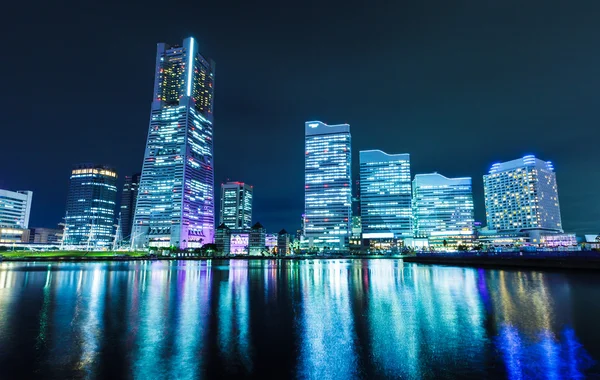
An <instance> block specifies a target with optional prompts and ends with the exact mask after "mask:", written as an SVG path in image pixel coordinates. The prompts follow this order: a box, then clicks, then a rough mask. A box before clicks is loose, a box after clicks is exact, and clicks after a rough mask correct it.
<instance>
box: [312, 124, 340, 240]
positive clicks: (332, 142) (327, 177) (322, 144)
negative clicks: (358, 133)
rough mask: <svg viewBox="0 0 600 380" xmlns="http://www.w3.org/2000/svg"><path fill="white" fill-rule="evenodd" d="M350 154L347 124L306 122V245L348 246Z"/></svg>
mask: <svg viewBox="0 0 600 380" xmlns="http://www.w3.org/2000/svg"><path fill="white" fill-rule="evenodd" d="M351 157H352V156H351V149H350V125H348V124H339V125H327V124H324V123H322V122H320V121H309V122H307V123H306V124H305V166H304V168H305V172H304V179H305V181H304V182H305V183H304V189H305V190H304V210H305V212H304V237H305V238H306V239H307V240H308V247H309V248H327V249H335V250H345V249H347V247H348V242H349V237H350V223H351V217H352V176H351V162H352V161H351Z"/></svg>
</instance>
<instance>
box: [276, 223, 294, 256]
mask: <svg viewBox="0 0 600 380" xmlns="http://www.w3.org/2000/svg"><path fill="white" fill-rule="evenodd" d="M291 253H292V249H291V245H290V234H288V233H287V231H286V230H285V229H282V230H281V231H279V233H278V234H277V254H278V255H280V256H285V255H289V254H291Z"/></svg>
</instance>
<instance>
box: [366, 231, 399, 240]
mask: <svg viewBox="0 0 600 380" xmlns="http://www.w3.org/2000/svg"><path fill="white" fill-rule="evenodd" d="M393 238H394V233H393V232H373V233H366V234H363V239H393Z"/></svg>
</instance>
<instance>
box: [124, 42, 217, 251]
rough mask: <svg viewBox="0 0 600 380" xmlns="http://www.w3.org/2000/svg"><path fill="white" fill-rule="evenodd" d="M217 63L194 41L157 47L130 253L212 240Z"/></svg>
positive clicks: (187, 245) (192, 244) (197, 244)
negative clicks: (139, 249) (146, 137)
mask: <svg viewBox="0 0 600 380" xmlns="http://www.w3.org/2000/svg"><path fill="white" fill-rule="evenodd" d="M214 70H215V65H214V62H212V61H208V60H206V59H205V58H204V57H203V56H202V55H200V53H199V49H198V44H197V42H196V40H194V38H192V37H189V38H186V39H185V40H184V41H183V45H181V46H179V45H175V46H169V45H166V44H164V43H160V44H158V48H157V53H156V72H155V78H154V97H153V101H152V107H151V116H150V126H149V128H148V140H147V144H146V152H145V155H144V163H143V166H142V175H141V178H140V186H139V194H138V200H137V205H136V208H135V217H134V224H133V231H132V238H131V241H132V247H134V248H142V247H169V246H175V247H181V248H186V247H199V246H201V245H202V244H205V243H210V242H212V241H213V238H214V229H215V220H214V219H215V217H214V214H215V210H214V172H213V169H214V166H213V91H214Z"/></svg>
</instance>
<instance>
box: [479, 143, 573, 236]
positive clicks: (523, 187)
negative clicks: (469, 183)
mask: <svg viewBox="0 0 600 380" xmlns="http://www.w3.org/2000/svg"><path fill="white" fill-rule="evenodd" d="M483 186H484V191H485V215H486V219H487V225H488V228H489V229H492V230H522V229H544V230H550V231H553V232H563V228H562V223H561V217H560V206H559V203H558V188H557V186H556V174H555V173H554V167H553V166H552V163H551V162H550V161H542V160H540V159H537V158H535V156H531V155H529V156H525V157H523V158H519V159H516V160H512V161H508V162H503V163H497V164H494V165H492V167H491V169H490V172H489V174H487V175H484V176H483Z"/></svg>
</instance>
